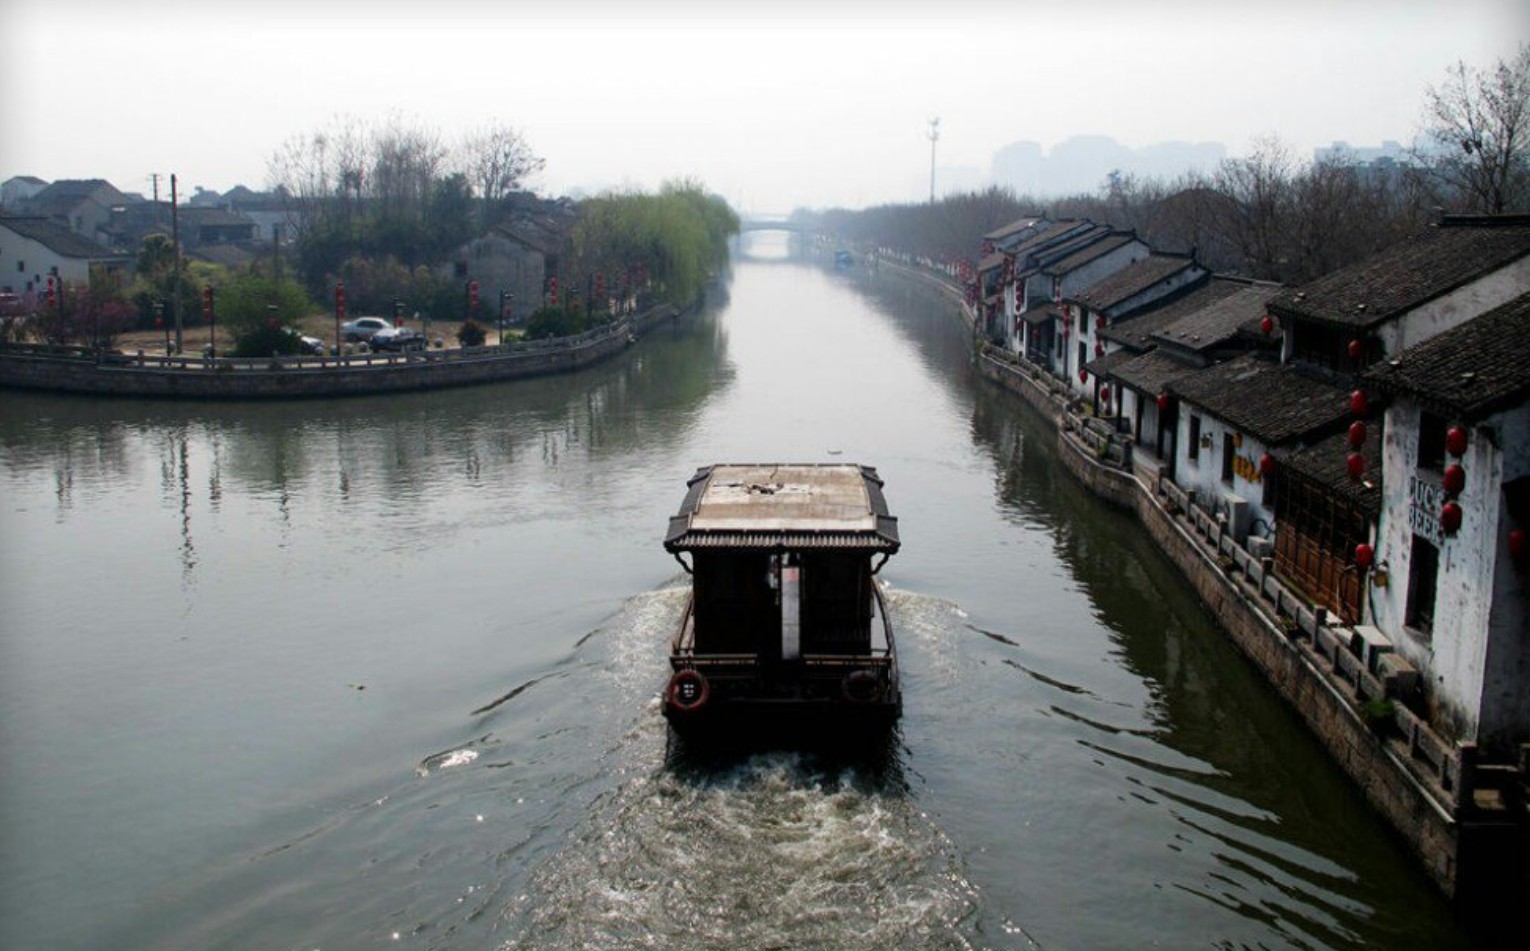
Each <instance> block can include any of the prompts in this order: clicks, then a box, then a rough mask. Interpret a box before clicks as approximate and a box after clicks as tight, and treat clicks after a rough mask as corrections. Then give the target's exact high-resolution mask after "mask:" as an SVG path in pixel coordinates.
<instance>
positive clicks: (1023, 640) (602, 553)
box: [0, 237, 1464, 949]
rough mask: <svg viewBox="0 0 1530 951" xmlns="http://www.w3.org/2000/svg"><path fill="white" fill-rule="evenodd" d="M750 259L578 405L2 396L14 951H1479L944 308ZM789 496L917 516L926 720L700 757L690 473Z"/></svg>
mask: <svg viewBox="0 0 1530 951" xmlns="http://www.w3.org/2000/svg"><path fill="white" fill-rule="evenodd" d="M753 240H757V241H760V242H762V243H763V244H762V245H761V246H759V247H756V248H755V250H754V251H753V252H752V253H753V254H754V255H755V256H757V257H758V256H764V257H766V258H771V260H768V261H763V262H761V261H756V262H754V263H743V264H740V265H739V268H738V270H737V273H736V274H735V275H734V278H733V280H732V287H733V295H732V298H731V299H727V298H722V297H719V299H718V301H717V304H716V307H715V308H714V309H712V310H709V311H707V312H705V313H703V314H701V315H699V316H697V317H692V318H687V319H685V320H682V321H680V322H678V323H676V324H674V325H672V326H666V327H661V328H657V329H656V330H655V331H654V332H653V333H651V334H650V335H649V337H648V339H646V340H644V341H642V342H641V343H640V344H639V345H638V346H636V347H635V348H633V350H632V351H630V352H629V353H628V354H627V355H625V356H624V357H623V358H622V359H620V360H617V361H615V362H613V363H611V364H608V365H605V366H602V367H599V368H596V369H593V370H591V371H588V372H585V373H581V374H577V375H575V376H570V377H559V378H551V379H546V380H534V381H523V382H519V383H514V384H507V385H503V386H492V387H481V388H474V389H465V390H458V391H446V392H439V393H427V394H413V395H410V396H407V397H387V398H377V399H362V400H353V401H343V402H311V403H306V402H305V403H284V404H217V405H197V406H191V405H183V404H174V403H133V402H126V403H102V402H93V401H89V400H76V399H62V398H55V397H48V396H37V395H29V394H7V395H6V401H5V403H4V404H3V408H0V488H3V489H4V493H5V494H4V499H5V504H4V508H0V518H3V525H0V760H3V765H4V767H5V768H4V769H3V770H0V830H3V833H4V844H5V847H4V848H3V849H0V880H3V881H4V883H5V887H4V888H3V889H0V945H3V946H5V947H31V946H47V947H50V948H93V947H102V946H121V947H141V948H166V949H169V948H186V947H197V948H223V947H227V948H250V947H271V948H300V947H309V948H313V947H323V948H326V949H334V948H352V947H357V948H359V947H377V946H380V945H386V946H390V947H393V946H398V947H404V946H410V947H430V948H457V947H463V948H493V947H505V948H533V947H537V948H540V947H553V948H559V947H568V948H574V947H578V948H587V947H588V948H599V947H611V948H618V947H629V946H646V945H650V944H652V945H660V944H662V945H664V946H679V947H718V946H730V947H732V946H736V947H761V948H763V947H824V948H834V947H865V948H872V947H877V948H880V947H900V948H902V947H909V948H968V947H972V948H989V947H992V948H1010V947H1058V948H1061V947H1067V948H1116V947H1120V948H1138V947H1143V946H1151V945H1155V944H1156V945H1159V946H1163V947H1185V946H1204V945H1211V946H1216V947H1265V948H1278V947H1288V948H1313V947H1388V948H1391V947H1410V946H1414V947H1461V946H1464V941H1463V939H1462V938H1461V935H1460V934H1459V931H1458V929H1457V927H1456V925H1455V923H1454V922H1453V921H1452V920H1451V919H1450V916H1449V914H1448V912H1447V911H1446V910H1445V909H1444V907H1443V903H1442V902H1440V900H1439V899H1438V898H1437V896H1435V895H1434V893H1433V892H1432V891H1431V890H1430V887H1429V886H1428V884H1427V882H1426V881H1425V880H1424V879H1423V876H1422V875H1420V874H1418V873H1417V871H1416V870H1415V869H1414V867H1413V865H1412V862H1411V860H1410V859H1409V858H1408V857H1407V856H1406V855H1405V854H1404V853H1403V852H1402V850H1401V848H1400V847H1399V846H1398V845H1397V843H1396V842H1395V841H1393V839H1392V838H1391V837H1390V835H1389V834H1388V833H1387V831H1386V830H1385V828H1383V827H1382V826H1381V825H1380V823H1379V822H1378V821H1377V820H1376V819H1375V817H1374V816H1373V815H1371V813H1370V812H1369V810H1368V809H1367V808H1366V807H1365V806H1364V803H1363V801H1362V800H1361V798H1360V796H1359V795H1358V794H1357V793H1356V792H1355V791H1354V790H1353V789H1352V788H1351V787H1350V786H1349V785H1348V784H1347V783H1346V782H1345V781H1344V780H1343V779H1342V777H1341V776H1340V775H1339V774H1338V772H1337V770H1335V769H1334V768H1333V766H1332V765H1331V764H1330V763H1328V762H1327V760H1326V758H1325V757H1324V755H1323V754H1322V753H1321V751H1320V750H1319V749H1318V748H1317V746H1316V744H1315V743H1314V742H1313V741H1312V740H1311V738H1310V737H1309V736H1308V735H1307V734H1306V733H1305V731H1304V730H1303V728H1302V727H1301V725H1300V723H1299V722H1298V721H1297V720H1296V719H1295V718H1294V717H1292V716H1291V715H1290V714H1289V713H1288V712H1287V711H1286V710H1285V709H1284V708H1283V707H1282V706H1281V705H1280V704H1279V703H1278V702H1277V701H1275V700H1274V699H1272V698H1271V697H1270V695H1269V692H1268V691H1267V690H1266V689H1265V688H1264V686H1263V684H1262V683H1261V682H1260V681H1259V679H1258V677H1257V676H1256V675H1255V674H1254V673H1253V672H1252V670H1251V669H1250V667H1249V665H1248V664H1247V663H1246V662H1245V661H1243V659H1242V658H1241V657H1240V656H1239V655H1238V654H1237V652H1236V651H1235V650H1233V649H1232V648H1231V647H1230V646H1229V645H1228V643H1227V642H1226V640H1225V639H1224V638H1223V637H1222V636H1221V635H1220V634H1218V632H1217V631H1216V630H1215V629H1214V628H1213V627H1212V625H1211V624H1210V623H1209V621H1208V620H1207V617H1206V615H1205V613H1204V611H1203V610H1202V609H1201V607H1200V605H1199V604H1198V602H1197V601H1196V600H1195V598H1194V597H1193V595H1192V594H1191V592H1190V591H1189V590H1188V588H1187V587H1186V586H1185V584H1184V583H1183V581H1182V580H1181V579H1180V578H1179V577H1178V576H1177V575H1176V574H1175V573H1174V572H1173V570H1172V569H1170V568H1169V567H1168V566H1167V565H1165V563H1164V562H1163V560H1162V558H1161V557H1160V556H1159V555H1158V554H1157V552H1156V551H1155V550H1154V549H1153V548H1152V546H1151V544H1150V543H1148V542H1147V541H1146V540H1145V538H1144V537H1143V536H1142V534H1141V532H1140V530H1139V529H1138V528H1137V526H1135V524H1134V523H1133V522H1132V521H1131V520H1130V519H1128V518H1126V517H1124V516H1121V515H1119V514H1117V513H1114V512H1112V511H1109V510H1106V509H1104V508H1102V507H1101V506H1099V505H1097V504H1096V503H1095V501H1094V500H1093V499H1091V498H1089V497H1088V496H1086V495H1085V494H1084V493H1083V492H1082V491H1081V490H1079V489H1078V488H1077V487H1076V486H1075V485H1074V484H1073V483H1072V482H1071V481H1070V480H1069V479H1067V478H1066V477H1065V476H1064V475H1063V474H1061V473H1060V472H1059V470H1058V468H1057V466H1056V461H1055V459H1054V458H1053V448H1052V447H1053V444H1054V443H1053V440H1054V438H1055V437H1054V436H1053V435H1052V434H1051V433H1049V432H1048V431H1047V430H1046V429H1044V427H1042V426H1041V425H1040V424H1039V423H1038V422H1037V421H1036V420H1035V419H1034V418H1032V417H1031V416H1029V415H1028V414H1027V412H1026V411H1025V410H1024V409H1023V408H1022V407H1021V406H1020V405H1019V404H1018V403H1017V402H1015V401H1014V400H1012V399H1011V398H1010V397H1009V396H1007V395H1006V394H1003V393H1001V392H998V391H997V390H994V389H991V388H989V387H986V386H984V385H982V384H981V383H980V381H977V380H976V379H975V378H974V375H973V370H972V367H971V363H970V357H969V351H968V349H967V337H966V334H965V332H964V331H963V330H962V329H961V328H960V327H959V326H958V325H957V324H956V323H955V322H954V321H953V320H952V319H951V318H950V315H949V313H948V312H947V311H946V310H945V309H944V308H945V307H946V304H945V303H944V300H945V299H944V298H942V297H941V296H939V295H936V294H932V293H930V292H928V291H924V290H920V289H917V288H911V287H910V285H908V284H906V283H903V282H901V281H899V280H898V279H897V278H895V276H894V275H891V274H889V273H886V272H882V273H876V272H869V271H865V270H864V269H861V270H857V269H852V270H851V271H848V272H830V271H827V270H820V269H815V268H813V267H809V266H805V265H803V264H801V263H799V262H795V261H793V260H791V258H790V256H789V255H788V254H787V252H786V251H785V250H784V242H781V243H780V244H778V245H776V246H772V245H771V244H770V241H769V240H767V239H766V238H765V237H761V238H758V239H753ZM772 247H775V250H772ZM786 458H791V459H804V460H807V461H816V460H828V459H837V460H840V461H862V462H866V463H871V464H875V465H877V466H878V468H879V471H880V472H881V474H882V475H883V476H884V477H885V478H886V479H887V481H888V487H887V492H888V498H889V502H890V504H891V506H892V508H893V510H894V511H895V512H896V514H898V516H899V519H900V533H901V534H902V537H903V539H904V543H905V546H904V549H903V551H902V552H900V554H899V555H898V557H897V558H896V559H894V560H893V561H891V562H890V563H889V564H888V566H887V568H886V569H885V570H884V572H883V575H884V577H885V578H886V579H887V580H888V581H889V582H890V584H891V586H892V588H893V591H892V595H891V600H890V611H891V614H892V616H893V619H894V621H895V622H896V624H897V632H898V640H899V645H900V652H901V658H902V671H903V685H904V690H905V715H904V719H903V721H902V724H901V727H900V730H899V732H898V735H897V737H896V741H895V742H894V744H893V745H892V746H891V748H890V749H888V750H884V751H880V754H879V755H870V756H860V757H855V758H850V759H843V758H840V759H826V758H823V757H815V756H808V755H806V754H802V753H790V752H784V753H781V752H778V753H768V752H767V753H757V754H749V755H736V756H724V757H721V758H699V757H697V756H695V755H693V754H691V753H688V752H686V751H682V750H677V749H676V748H675V747H673V746H672V744H671V742H670V739H669V736H668V733H667V728H666V726H665V722H664V719H663V717H662V715H661V712H660V706H659V692H660V690H661V688H662V686H663V683H664V679H665V674H666V670H667V668H666V659H665V656H664V645H665V643H666V641H667V639H668V637H669V634H670V632H671V630H672V628H673V626H674V624H675V623H677V621H678V619H679V616H680V613H681V611H682V609H683V605H684V599H685V590H684V587H683V583H682V582H683V580H684V579H683V576H677V573H678V569H677V567H676V566H675V564H674V563H673V562H672V561H671V560H670V559H669V558H668V557H667V556H666V555H665V554H664V552H663V550H662V547H661V546H660V544H659V539H660V537H661V536H662V533H663V527H664V525H665V524H666V523H667V519H668V517H669V516H670V515H671V514H673V512H674V510H675V506H676V504H677V503H678V501H679V498H680V495H681V494H682V493H683V488H684V480H685V478H686V477H687V476H689V475H690V474H691V473H692V472H693V471H694V470H695V468H696V466H698V465H701V464H705V463H710V462H719V461H741V460H746V459H786ZM17 764H21V765H20V767H19V768H17Z"/></svg>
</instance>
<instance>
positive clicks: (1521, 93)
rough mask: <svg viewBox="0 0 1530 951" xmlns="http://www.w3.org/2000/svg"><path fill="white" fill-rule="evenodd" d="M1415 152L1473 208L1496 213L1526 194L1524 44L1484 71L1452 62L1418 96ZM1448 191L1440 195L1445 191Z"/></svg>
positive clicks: (1529, 138)
mask: <svg viewBox="0 0 1530 951" xmlns="http://www.w3.org/2000/svg"><path fill="white" fill-rule="evenodd" d="M1424 124H1425V129H1424V135H1425V137H1426V138H1427V139H1428V141H1429V142H1430V143H1431V144H1432V145H1433V149H1432V150H1431V151H1430V152H1429V153H1428V154H1423V155H1419V156H1418V158H1420V159H1421V160H1422V162H1423V164H1424V166H1425V167H1426V168H1428V169H1429V171H1430V172H1431V173H1432V175H1433V177H1434V179H1435V180H1436V181H1437V182H1438V183H1440V184H1442V185H1443V186H1445V188H1446V189H1447V190H1448V191H1449V192H1450V193H1452V194H1454V195H1459V196H1461V197H1462V198H1464V199H1465V200H1467V201H1468V202H1470V205H1471V208H1472V210H1474V211H1477V212H1481V213H1487V214H1500V213H1502V212H1503V211H1504V210H1505V209H1508V208H1514V207H1521V208H1522V207H1524V206H1525V205H1526V203H1527V199H1530V153H1527V148H1530V45H1521V46H1520V48H1519V52H1518V53H1516V54H1515V56H1514V58H1513V59H1512V60H1508V61H1505V60H1499V61H1498V65H1497V66H1496V67H1494V68H1493V69H1490V70H1486V71H1483V70H1478V69H1475V68H1473V67H1470V66H1467V65H1466V64H1465V63H1462V62H1458V63H1456V65H1454V66H1452V67H1451V68H1450V69H1449V70H1448V72H1447V75H1446V79H1445V82H1444V83H1443V84H1442V85H1440V86H1438V87H1436V86H1431V87H1429V89H1428V90H1427V91H1426V92H1425V95H1424ZM1447 197H1448V196H1447Z"/></svg>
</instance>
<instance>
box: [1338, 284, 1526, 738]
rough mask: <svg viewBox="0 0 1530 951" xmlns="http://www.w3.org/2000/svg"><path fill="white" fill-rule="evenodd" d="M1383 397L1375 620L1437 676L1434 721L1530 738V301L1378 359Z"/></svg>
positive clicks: (1376, 374) (1373, 371)
mask: <svg viewBox="0 0 1530 951" xmlns="http://www.w3.org/2000/svg"><path fill="white" fill-rule="evenodd" d="M1363 381H1364V383H1365V384H1366V386H1367V388H1374V389H1375V390H1377V391H1378V392H1379V393H1381V394H1382V395H1384V396H1385V397H1386V398H1387V405H1386V410H1385V414H1384V417H1383V425H1384V428H1385V435H1386V438H1385V441H1384V444H1383V448H1382V450H1381V473H1380V477H1381V478H1380V481H1381V485H1382V493H1383V495H1384V503H1383V504H1382V505H1381V508H1380V519H1379V522H1378V524H1377V530H1376V536H1375V545H1374V552H1372V553H1369V554H1368V555H1366V556H1365V557H1364V558H1362V559H1361V560H1363V561H1366V562H1367V564H1366V565H1365V566H1364V567H1363V569H1362V571H1361V572H1360V573H1361V574H1362V575H1364V576H1365V577H1366V578H1367V579H1368V580H1369V584H1368V585H1367V589H1368V590H1367V595H1368V605H1369V608H1370V610H1369V620H1370V623H1371V624H1372V625H1374V627H1375V628H1377V629H1378V630H1379V631H1380V633H1381V635H1382V636H1383V637H1384V638H1385V642H1386V643H1387V644H1388V645H1390V646H1391V647H1392V648H1394V649H1396V650H1397V651H1399V652H1400V653H1402V654H1403V656H1404V657H1406V658H1407V659H1408V660H1409V661H1411V662H1412V663H1413V664H1414V666H1416V667H1418V668H1420V669H1422V670H1424V671H1426V672H1427V673H1428V677H1427V680H1428V682H1429V683H1430V684H1431V685H1432V689H1431V690H1430V691H1429V693H1428V697H1429V703H1430V711H1429V712H1430V718H1431V720H1433V721H1434V722H1435V723H1436V725H1437V726H1442V727H1444V728H1446V730H1447V732H1448V733H1449V734H1450V735H1453V736H1455V737H1457V738H1458V739H1461V740H1465V741H1470V742H1476V743H1478V744H1479V745H1480V746H1482V747H1483V748H1484V750H1493V751H1498V752H1512V751H1513V749H1514V748H1515V746H1516V745H1517V744H1522V743H1525V742H1527V741H1530V552H1527V550H1526V544H1525V535H1526V533H1527V532H1530V293H1526V294H1521V295H1520V296H1519V297H1517V298H1515V299H1514V300H1512V301H1510V302H1508V303H1506V304H1503V305H1501V306H1499V307H1497V308H1494V309H1493V310H1491V311H1489V312H1488V313H1486V314H1484V315H1482V316H1480V317H1477V318H1475V319H1473V320H1471V321H1469V322H1468V323H1465V324H1463V325H1461V326H1459V327H1456V328H1455V329H1452V330H1449V331H1446V332H1444V333H1441V334H1439V335H1438V336H1436V337H1434V338H1432V339H1430V340H1428V341H1426V342H1424V343H1420V344H1417V345H1415V346H1412V347H1409V348H1407V349H1405V350H1403V351H1401V352H1400V353H1397V354H1394V355H1393V356H1392V357H1391V358H1389V359H1388V360H1386V361H1384V362H1381V363H1377V364H1376V365H1375V366H1373V367H1371V368H1370V369H1369V370H1368V371H1367V372H1366V373H1365V375H1364V377H1363Z"/></svg>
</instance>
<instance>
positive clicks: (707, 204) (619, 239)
mask: <svg viewBox="0 0 1530 951" xmlns="http://www.w3.org/2000/svg"><path fill="white" fill-rule="evenodd" d="M738 228H739V220H738V215H737V214H736V213H734V211H733V210H732V209H731V208H729V207H728V205H727V203H726V202H725V201H723V200H722V199H721V198H719V197H718V196H716V195H709V194H707V193H706V192H705V191H704V190H703V189H702V187H701V186H700V185H699V184H697V183H694V182H670V183H667V184H665V185H664V187H663V188H662V189H661V190H660V191H659V193H658V194H657V195H649V194H642V193H627V194H615V193H608V194H605V195H602V196H600V197H597V198H592V199H589V200H587V201H585V202H583V203H582V204H581V205H580V208H579V223H578V224H577V225H576V226H575V229H574V235H573V245H574V268H573V270H574V272H575V273H576V274H584V275H593V274H601V275H604V276H605V277H606V279H607V281H608V282H609V285H608V287H609V290H610V291H611V292H612V293H618V292H619V290H620V288H621V287H622V286H624V285H625V284H626V283H627V282H628V281H629V280H633V281H635V282H636V283H637V284H638V285H639V286H640V287H641V286H644V285H647V286H651V287H652V289H654V290H656V291H657V292H658V294H659V296H660V297H662V298H663V299H664V300H667V301H670V302H672V303H675V304H681V305H684V304H688V303H690V302H691V301H693V300H695V299H696V297H697V296H698V295H699V294H700V293H701V289H702V287H703V285H704V284H705V282H706V280H707V278H708V277H709V276H710V275H711V274H712V273H713V272H714V271H715V270H716V269H717V268H719V267H721V266H722V264H723V263H724V262H725V261H726V260H727V257H728V238H729V237H730V236H732V235H734V234H737V233H738Z"/></svg>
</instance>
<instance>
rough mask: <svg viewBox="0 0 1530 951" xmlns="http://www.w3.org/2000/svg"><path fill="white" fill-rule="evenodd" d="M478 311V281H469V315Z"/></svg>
mask: <svg viewBox="0 0 1530 951" xmlns="http://www.w3.org/2000/svg"><path fill="white" fill-rule="evenodd" d="M476 313H478V282H477V281H468V316H472V315H474V314H476Z"/></svg>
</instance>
